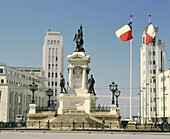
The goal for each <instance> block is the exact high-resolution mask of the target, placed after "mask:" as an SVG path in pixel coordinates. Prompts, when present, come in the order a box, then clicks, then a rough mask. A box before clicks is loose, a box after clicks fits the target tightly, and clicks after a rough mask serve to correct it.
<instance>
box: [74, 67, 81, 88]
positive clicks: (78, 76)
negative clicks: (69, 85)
mask: <svg viewBox="0 0 170 139" xmlns="http://www.w3.org/2000/svg"><path fill="white" fill-rule="evenodd" d="M82 72H83V69H82V68H81V67H75V68H74V69H73V76H74V88H81V87H82V84H81V82H82Z"/></svg>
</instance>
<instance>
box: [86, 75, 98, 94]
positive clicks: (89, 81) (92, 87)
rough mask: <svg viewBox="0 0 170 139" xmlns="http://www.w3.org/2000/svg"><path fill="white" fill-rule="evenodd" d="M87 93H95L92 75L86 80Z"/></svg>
mask: <svg viewBox="0 0 170 139" xmlns="http://www.w3.org/2000/svg"><path fill="white" fill-rule="evenodd" d="M88 84H89V86H88V93H93V94H94V95H96V93H95V91H94V84H95V80H94V78H93V75H91V77H90V78H89V80H88Z"/></svg>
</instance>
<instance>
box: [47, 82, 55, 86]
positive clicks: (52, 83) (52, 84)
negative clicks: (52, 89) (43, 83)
mask: <svg viewBox="0 0 170 139" xmlns="http://www.w3.org/2000/svg"><path fill="white" fill-rule="evenodd" d="M54 85H55V86H57V82H55V84H54V82H53V81H52V82H51V86H54ZM48 86H50V82H48Z"/></svg>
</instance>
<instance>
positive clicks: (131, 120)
mask: <svg viewBox="0 0 170 139" xmlns="http://www.w3.org/2000/svg"><path fill="white" fill-rule="evenodd" d="M132 17H133V15H130V18H131V22H132ZM129 122H133V119H132V39H131V40H130V121H129Z"/></svg>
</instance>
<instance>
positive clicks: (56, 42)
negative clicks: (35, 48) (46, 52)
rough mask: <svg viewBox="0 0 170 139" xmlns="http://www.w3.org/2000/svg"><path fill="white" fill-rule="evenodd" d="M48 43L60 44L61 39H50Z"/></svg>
mask: <svg viewBox="0 0 170 139" xmlns="http://www.w3.org/2000/svg"><path fill="white" fill-rule="evenodd" d="M47 44H60V41H59V40H48V41H47Z"/></svg>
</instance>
